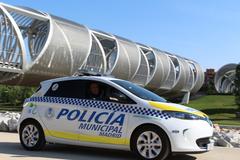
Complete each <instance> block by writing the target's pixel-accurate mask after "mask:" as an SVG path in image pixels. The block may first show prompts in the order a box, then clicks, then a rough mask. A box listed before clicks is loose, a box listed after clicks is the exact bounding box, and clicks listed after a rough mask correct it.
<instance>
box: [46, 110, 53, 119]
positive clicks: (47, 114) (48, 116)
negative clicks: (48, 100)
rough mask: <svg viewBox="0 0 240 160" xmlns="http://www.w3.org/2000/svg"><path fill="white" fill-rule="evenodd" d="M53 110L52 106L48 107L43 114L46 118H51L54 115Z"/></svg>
mask: <svg viewBox="0 0 240 160" xmlns="http://www.w3.org/2000/svg"><path fill="white" fill-rule="evenodd" d="M54 115H55V114H54V110H53V109H52V108H48V109H47V111H46V113H45V116H46V117H47V118H48V119H51V118H53V117H54Z"/></svg>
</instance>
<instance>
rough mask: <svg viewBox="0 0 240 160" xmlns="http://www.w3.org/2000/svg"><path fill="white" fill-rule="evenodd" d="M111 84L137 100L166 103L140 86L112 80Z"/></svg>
mask: <svg viewBox="0 0 240 160" xmlns="http://www.w3.org/2000/svg"><path fill="white" fill-rule="evenodd" d="M112 82H114V83H116V84H117V85H119V86H121V87H123V88H124V89H126V90H127V91H129V92H131V93H132V94H134V95H136V96H137V97H139V98H142V99H145V100H149V101H157V102H167V100H165V99H164V98H162V97H160V96H158V95H156V94H155V93H153V92H150V91H148V90H146V89H145V88H142V87H140V86H137V85H135V84H133V83H131V82H128V81H124V80H112Z"/></svg>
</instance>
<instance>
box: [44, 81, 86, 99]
mask: <svg viewBox="0 0 240 160" xmlns="http://www.w3.org/2000/svg"><path fill="white" fill-rule="evenodd" d="M85 93H86V81H85V80H69V81H60V82H54V83H53V84H52V85H51V87H50V88H49V89H48V91H47V93H46V94H45V96H47V97H65V98H79V99H84V98H85Z"/></svg>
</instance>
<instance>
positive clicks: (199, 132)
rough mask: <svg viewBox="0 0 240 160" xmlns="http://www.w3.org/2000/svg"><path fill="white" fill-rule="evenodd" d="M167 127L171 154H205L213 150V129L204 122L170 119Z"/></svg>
mask: <svg viewBox="0 0 240 160" xmlns="http://www.w3.org/2000/svg"><path fill="white" fill-rule="evenodd" d="M172 121H173V122H172V125H170V126H169V127H168V132H170V133H169V138H170V143H171V148H172V152H191V153H193V152H207V151H209V150H212V149H213V141H211V137H212V135H213V127H212V126H211V124H210V123H208V122H207V121H204V120H181V119H175V118H172Z"/></svg>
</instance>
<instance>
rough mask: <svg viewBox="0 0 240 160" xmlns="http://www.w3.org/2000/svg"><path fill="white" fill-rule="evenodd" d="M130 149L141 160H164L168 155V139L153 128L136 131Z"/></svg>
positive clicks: (145, 127)
mask: <svg viewBox="0 0 240 160" xmlns="http://www.w3.org/2000/svg"><path fill="white" fill-rule="evenodd" d="M131 148H132V150H133V152H134V153H136V154H137V155H138V156H139V157H140V158H141V159H148V160H164V159H166V157H167V156H168V155H169V153H170V144H169V141H168V137H167V136H166V134H165V133H164V132H163V131H162V130H161V129H160V128H157V127H154V126H144V127H143V128H141V129H139V130H137V131H136V132H135V133H134V135H133V138H132V140H131Z"/></svg>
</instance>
